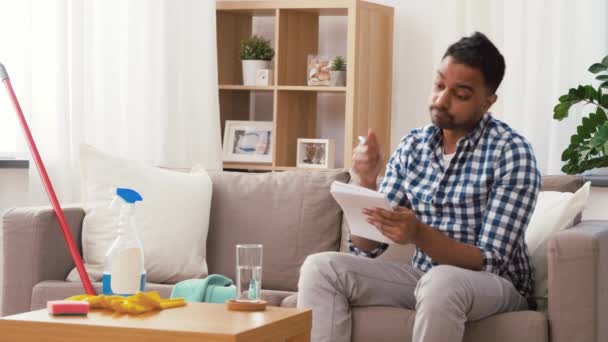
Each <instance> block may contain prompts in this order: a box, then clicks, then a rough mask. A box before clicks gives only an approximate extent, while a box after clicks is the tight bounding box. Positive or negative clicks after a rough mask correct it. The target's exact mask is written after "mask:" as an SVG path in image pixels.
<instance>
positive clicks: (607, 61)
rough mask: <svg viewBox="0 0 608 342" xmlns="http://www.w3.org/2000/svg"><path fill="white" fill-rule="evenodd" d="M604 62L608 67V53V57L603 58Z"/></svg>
mask: <svg viewBox="0 0 608 342" xmlns="http://www.w3.org/2000/svg"><path fill="white" fill-rule="evenodd" d="M602 64H604V65H605V66H606V67H608V55H606V57H604V59H602Z"/></svg>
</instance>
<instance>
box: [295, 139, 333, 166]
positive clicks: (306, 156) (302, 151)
mask: <svg viewBox="0 0 608 342" xmlns="http://www.w3.org/2000/svg"><path fill="white" fill-rule="evenodd" d="M335 150H336V147H335V142H334V140H333V139H298V152H297V161H296V166H297V167H300V168H314V169H333V168H334V165H335V158H336V157H335Z"/></svg>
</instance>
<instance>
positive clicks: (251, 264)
mask: <svg viewBox="0 0 608 342" xmlns="http://www.w3.org/2000/svg"><path fill="white" fill-rule="evenodd" d="M262 249H263V248H262V245H236V300H237V301H238V302H258V301H259V300H260V289H261V288H262Z"/></svg>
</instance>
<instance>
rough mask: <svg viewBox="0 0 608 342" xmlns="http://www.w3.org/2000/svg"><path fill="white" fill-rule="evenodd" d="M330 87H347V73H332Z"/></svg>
mask: <svg viewBox="0 0 608 342" xmlns="http://www.w3.org/2000/svg"><path fill="white" fill-rule="evenodd" d="M329 74H330V80H329V85H330V86H332V87H344V86H345V85H346V71H334V70H332V71H330V72H329Z"/></svg>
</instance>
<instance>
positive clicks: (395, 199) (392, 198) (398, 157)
mask: <svg viewBox="0 0 608 342" xmlns="http://www.w3.org/2000/svg"><path fill="white" fill-rule="evenodd" d="M413 136H414V133H410V134H408V135H406V136H405V137H403V138H402V139H401V142H400V143H399V146H397V149H396V150H395V152H393V154H392V155H391V158H390V159H389V161H388V164H387V165H386V172H385V174H384V179H383V180H382V183H381V184H380V188H379V189H378V191H379V192H380V193H383V194H384V195H385V196H386V198H387V199H388V201H389V202H390V204H391V207H397V206H401V207H406V208H410V209H411V207H412V205H411V204H410V202H409V201H408V199H407V196H406V192H405V184H404V183H405V170H406V167H407V165H406V160H407V156H406V151H409V150H411V145H412V140H413Z"/></svg>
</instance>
